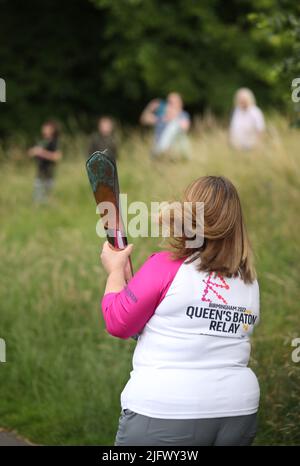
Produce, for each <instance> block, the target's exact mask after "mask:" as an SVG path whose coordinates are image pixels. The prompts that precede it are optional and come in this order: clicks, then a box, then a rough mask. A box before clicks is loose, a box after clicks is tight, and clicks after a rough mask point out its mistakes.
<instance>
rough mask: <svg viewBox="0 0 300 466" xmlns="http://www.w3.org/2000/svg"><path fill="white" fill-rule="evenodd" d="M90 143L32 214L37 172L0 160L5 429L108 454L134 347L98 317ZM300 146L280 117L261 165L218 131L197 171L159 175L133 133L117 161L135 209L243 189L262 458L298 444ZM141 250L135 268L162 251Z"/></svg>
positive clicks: (203, 148)
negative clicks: (265, 448)
mask: <svg viewBox="0 0 300 466" xmlns="http://www.w3.org/2000/svg"><path fill="white" fill-rule="evenodd" d="M200 130H201V128H200ZM85 143H86V140H85V136H83V135H78V136H77V137H75V138H74V137H73V138H71V137H66V138H65V140H64V146H65V160H64V161H63V162H62V163H61V165H60V167H59V170H58V177H57V184H56V189H55V194H54V196H53V199H52V200H51V203H50V204H49V205H48V206H46V207H36V206H34V205H33V203H32V184H33V179H34V166H33V164H32V163H30V161H26V160H25V157H24V155H23V153H22V148H21V146H16V145H14V146H11V147H10V148H9V149H8V150H7V151H6V152H5V154H0V158H1V157H2V158H4V156H5V160H4V161H3V163H2V165H1V170H0V195H1V203H0V216H1V229H0V274H1V281H0V337H2V338H4V339H5V340H6V344H7V362H6V363H5V364H0V427H8V428H12V429H16V430H17V431H18V432H19V433H20V434H23V435H25V436H26V437H28V438H29V439H30V440H32V441H33V442H35V443H39V444H57V445H75V444H76V445H78V444H81V445H90V444H101V445H105V444H106V445H108V444H112V442H113V439H114V434H115V430H116V426H117V422H118V414H119V409H120V408H119V395H120V392H121V389H122V387H123V385H124V384H125V382H126V381H127V378H128V374H129V371H130V367H131V355H132V351H133V349H134V346H135V344H134V342H133V341H120V340H118V339H115V338H112V337H110V336H109V335H107V334H106V332H105V330H104V326H103V321H102V318H101V316H100V312H99V300H100V297H101V293H102V291H103V286H104V282H105V275H104V273H103V270H102V268H101V266H100V264H99V249H100V244H101V242H102V240H100V239H99V238H98V237H97V236H96V233H95V226H96V221H97V216H96V213H95V206H94V201H93V199H92V195H91V191H90V188H89V185H88V181H87V177H86V173H85V167H84V155H83V154H84V152H85ZM299 146H300V133H299V131H298V132H297V131H295V130H290V129H288V128H287V126H286V123H285V122H284V121H283V120H281V119H278V118H276V119H272V120H271V122H269V130H268V135H267V138H266V141H265V143H264V147H263V148H261V149H260V150H258V151H257V152H253V153H242V154H241V153H235V152H233V151H231V150H230V149H229V148H228V146H227V140H226V133H225V132H224V131H223V130H222V129H221V128H218V127H215V128H212V129H207V130H206V131H205V132H203V131H202V132H201V131H200V133H199V134H197V135H194V136H193V137H192V150H193V160H191V161H177V162H176V163H175V162H167V161H156V162H151V161H150V160H149V159H148V149H149V141H148V140H147V139H146V140H143V139H142V138H141V136H139V135H138V134H136V133H132V134H130V135H127V136H126V137H125V139H124V143H123V145H122V148H121V154H120V161H119V173H120V178H121V187H122V191H123V192H127V193H128V195H129V201H135V200H144V201H146V202H149V201H150V200H168V199H170V200H173V199H174V198H176V196H177V195H179V194H180V193H181V191H182V190H183V189H184V188H185V186H186V184H187V183H189V182H190V181H191V180H192V179H194V178H196V177H198V176H201V175H205V174H217V175H218V174H222V175H225V176H228V177H229V178H230V179H231V180H232V181H233V182H234V183H235V184H236V185H237V187H238V189H239V192H240V195H241V199H242V203H243V206H244V209H245V214H246V219H247V222H248V226H249V231H250V235H251V238H252V242H253V245H254V249H255V252H256V262H257V269H258V275H259V281H260V286H261V313H262V318H261V324H260V326H259V327H258V328H257V330H256V334H255V336H254V338H253V352H252V355H253V356H252V360H251V366H252V367H253V369H254V370H255V372H256V373H257V375H258V378H259V381H260V384H261V392H262V393H261V409H260V428H259V433H258V436H257V439H256V444H258V445H271V444H272V445H284V444H285V445H287V444H289V445H290V444H300V363H298V364H295V363H293V362H292V360H291V351H292V348H291V339H292V338H293V337H296V336H300V311H299V302H300V292H299V273H300V265H299V264H300V248H299V231H300V219H299V210H298V209H299V207H300V202H299V201H300V195H299V192H300V152H299ZM134 243H135V253H134V257H133V261H134V267H135V268H137V267H138V266H139V265H140V264H141V263H142V261H143V260H144V259H145V258H146V257H147V256H148V255H149V254H150V252H151V251H153V250H157V249H158V248H159V245H158V242H157V241H156V240H155V239H144V238H138V239H137V240H134Z"/></svg>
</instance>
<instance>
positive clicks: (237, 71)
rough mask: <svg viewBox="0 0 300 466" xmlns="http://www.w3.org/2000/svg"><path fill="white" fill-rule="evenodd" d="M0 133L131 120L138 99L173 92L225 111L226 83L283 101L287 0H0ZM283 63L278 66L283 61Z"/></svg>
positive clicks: (290, 34)
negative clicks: (2, 89)
mask: <svg viewBox="0 0 300 466" xmlns="http://www.w3.org/2000/svg"><path fill="white" fill-rule="evenodd" d="M0 8H1V28H0V44H1V48H0V63H1V77H2V78H5V79H6V82H7V102H6V104H0V136H1V135H5V134H8V133H9V134H14V132H15V130H16V129H20V130H24V131H26V132H28V131H32V130H34V131H36V130H37V128H38V126H39V124H40V122H41V120H42V119H45V118H48V117H49V116H50V117H57V118H59V119H60V120H62V121H63V122H65V123H67V122H68V121H69V120H70V118H71V119H73V120H74V119H75V120H77V121H79V123H80V124H81V125H82V126H83V127H84V128H85V129H88V128H90V125H91V122H92V121H94V120H93V119H94V117H95V116H96V115H97V114H99V113H107V112H108V113H111V114H113V115H114V116H116V117H118V118H120V119H121V120H123V121H126V123H136V122H137V120H138V116H139V114H140V112H141V110H142V107H143V106H144V104H145V103H146V102H147V100H148V99H150V98H152V97H154V96H163V95H165V94H166V93H167V92H168V91H170V90H177V91H179V92H181V93H182V94H183V96H184V99H185V101H186V103H187V105H188V108H189V110H191V111H192V112H193V113H200V112H202V111H204V110H205V109H207V108H210V109H212V110H213V112H216V113H219V114H222V115H228V114H229V112H230V108H231V105H232V96H233V93H234V91H235V90H236V88H238V87H240V86H248V87H250V88H252V89H253V90H254V92H255V93H256V95H257V98H258V102H259V104H260V105H262V106H264V107H266V106H269V107H270V106H277V107H278V108H283V107H284V106H286V105H287V104H288V102H290V99H289V92H290V82H289V79H288V78H287V76H286V74H285V73H284V72H283V70H284V69H285V68H288V69H291V68H293V69H294V70H295V69H297V72H298V71H299V69H298V68H296V66H298V63H299V60H298V57H299V20H298V19H297V18H298V17H299V4H298V2H295V1H294V0H263V1H262V0H242V1H240V0H227V1H226V2H225V1H223V0H202V1H193V0H164V1H160V0H114V1H110V0H74V1H72V2H70V1H69V0H45V1H43V2H39V1H38V0H29V1H27V2H21V1H18V0H0ZM283 65H284V66H283Z"/></svg>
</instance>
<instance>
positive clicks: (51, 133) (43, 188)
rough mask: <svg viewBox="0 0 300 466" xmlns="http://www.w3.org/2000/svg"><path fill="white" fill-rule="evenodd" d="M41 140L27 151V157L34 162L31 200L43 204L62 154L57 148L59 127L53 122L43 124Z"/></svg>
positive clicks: (50, 188)
mask: <svg viewBox="0 0 300 466" xmlns="http://www.w3.org/2000/svg"><path fill="white" fill-rule="evenodd" d="M41 136H42V139H41V140H40V141H39V142H38V143H37V144H36V145H35V146H33V147H31V148H30V149H29V150H28V155H29V157H34V158H35V161H36V167H37V173H36V178H35V182H34V192H33V198H34V201H35V202H36V203H38V204H39V203H45V202H47V200H48V197H49V195H50V193H51V191H52V189H53V183H54V176H55V169H56V165H57V162H58V161H59V160H60V159H61V157H62V153H61V151H60V150H59V148H58V139H59V127H58V124H57V123H56V122H55V121H53V120H48V121H46V122H45V123H43V125H42V128H41Z"/></svg>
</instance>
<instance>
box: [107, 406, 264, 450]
mask: <svg viewBox="0 0 300 466" xmlns="http://www.w3.org/2000/svg"><path fill="white" fill-rule="evenodd" d="M255 434H256V414H250V415H245V416H233V417H220V418H214V419H157V418H151V417H148V416H143V415H141V414H137V413H134V412H133V411H131V410H130V409H125V410H122V412H121V416H120V419H119V428H118V432H117V435H116V440H115V445H116V446H128V445H133V446H138V445H152V446H159V445H169V446H188V445H189V446H212V445H216V446H217V445H219V446H242V445H243V446H247V445H251V444H252V442H253V440H254V437H255Z"/></svg>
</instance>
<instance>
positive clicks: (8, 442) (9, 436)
mask: <svg viewBox="0 0 300 466" xmlns="http://www.w3.org/2000/svg"><path fill="white" fill-rule="evenodd" d="M29 445H32V444H31V443H30V442H29V441H28V440H26V439H23V438H21V437H19V435H17V434H16V433H15V432H8V431H6V430H4V429H1V428H0V447H4V446H7V447H8V446H15V447H21V446H29Z"/></svg>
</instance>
